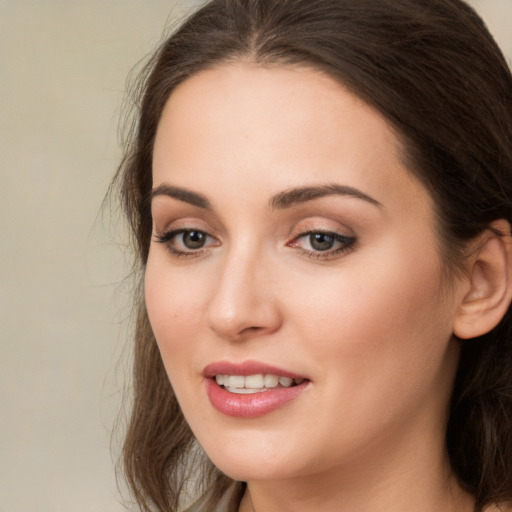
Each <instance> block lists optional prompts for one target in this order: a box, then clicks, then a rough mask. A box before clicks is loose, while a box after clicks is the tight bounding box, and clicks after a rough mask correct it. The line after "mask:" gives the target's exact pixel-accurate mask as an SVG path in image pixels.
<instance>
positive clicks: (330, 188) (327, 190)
mask: <svg viewBox="0 0 512 512" xmlns="http://www.w3.org/2000/svg"><path fill="white" fill-rule="evenodd" d="M332 195H341V196H349V197H355V198H357V199H362V200H363V201H367V202H368V203H370V204H373V205H375V206H378V207H380V208H382V204H381V203H379V201H377V200H376V199H374V198H373V197H371V196H369V195H368V194H365V193H364V192H362V191H361V190H358V189H357V188H354V187H349V186H346V185H338V184H336V183H330V184H327V185H320V186H316V187H300V188H292V189H290V190H285V191H284V192H280V193H279V194H276V195H275V196H274V197H272V199H271V200H270V207H271V208H272V209H274V210H282V209H285V208H290V207H292V206H296V205H298V204H301V203H305V202H307V201H312V200H313V199H319V198H321V197H325V196H332Z"/></svg>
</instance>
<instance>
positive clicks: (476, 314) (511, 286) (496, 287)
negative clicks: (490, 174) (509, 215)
mask: <svg viewBox="0 0 512 512" xmlns="http://www.w3.org/2000/svg"><path fill="white" fill-rule="evenodd" d="M498 233H501V235H500V234H498ZM470 260H471V262H470V268H469V274H468V280H469V289H468V290H467V291H466V293H465V294H464V296H463V298H462V301H461V303H460V305H459V308H458V311H457V315H456V317H455V320H454V327H453V333H454V334H455V335H456V336H457V337H458V338H462V339H469V338H476V337H478V336H482V335H483V334H486V333H488V332H489V331H491V330H492V329H493V328H494V327H496V325H498V323H499V322H500V321H501V319H502V318H503V316H504V315H505V313H506V312H507V309H508V307H509V305H510V302H511V300H512V240H511V237H510V224H509V223H508V221H506V220H504V219H500V220H497V221H494V222H493V223H492V224H491V225H490V229H487V230H486V231H485V232H484V233H483V234H482V235H481V236H480V237H479V239H478V241H477V245H476V250H475V253H474V254H473V255H472V256H471V258H470Z"/></svg>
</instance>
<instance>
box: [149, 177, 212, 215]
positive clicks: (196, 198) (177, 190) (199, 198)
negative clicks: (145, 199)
mask: <svg viewBox="0 0 512 512" xmlns="http://www.w3.org/2000/svg"><path fill="white" fill-rule="evenodd" d="M157 196H167V197H172V198H173V199H177V200H178V201H183V202H184V203H188V204H191V205H192V206H197V207H199V208H204V209H205V210H211V209H212V205H211V203H210V201H208V199H207V198H206V197H205V196H203V195H202V194H198V193H197V192H192V191H191V190H187V189H186V188H181V187H175V186H174V185H169V184H168V183H162V184H161V185H158V187H155V188H154V189H153V190H152V191H151V199H153V198H154V197H157Z"/></svg>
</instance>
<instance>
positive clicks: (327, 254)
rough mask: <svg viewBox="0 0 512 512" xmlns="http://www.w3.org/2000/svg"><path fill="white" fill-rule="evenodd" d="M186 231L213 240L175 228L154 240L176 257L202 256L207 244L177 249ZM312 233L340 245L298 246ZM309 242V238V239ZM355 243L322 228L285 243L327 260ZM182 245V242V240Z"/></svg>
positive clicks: (348, 237) (209, 236)
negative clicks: (310, 247) (181, 236)
mask: <svg viewBox="0 0 512 512" xmlns="http://www.w3.org/2000/svg"><path fill="white" fill-rule="evenodd" d="M187 233H189V234H190V233H196V234H199V235H201V236H204V237H206V239H208V238H210V239H213V240H215V239H214V238H213V237H212V236H211V235H209V234H208V233H206V232H205V231H201V230H200V229H176V230H171V231H168V232H166V233H164V234H163V235H154V236H155V241H156V242H157V243H159V244H163V245H165V246H166V248H167V249H168V250H169V251H170V252H171V254H172V255H173V256H175V257H177V258H197V257H199V256H202V255H203V254H204V252H205V251H207V250H208V246H206V247H200V248H198V249H189V250H187V251H183V250H181V249H178V248H177V247H176V246H175V245H174V244H173V241H174V239H175V238H176V237H177V236H179V235H185V234H187ZM314 235H321V236H325V237H330V238H331V239H333V243H336V242H337V243H339V244H340V247H338V248H336V249H326V250H314V249H313V250H311V249H304V248H303V247H299V246H298V243H297V242H298V240H301V239H305V238H306V237H312V236H314ZM310 242H311V239H310ZM355 243H356V238H355V237H352V236H346V235H341V234H339V233H336V232H333V231H323V230H311V231H307V232H305V233H301V234H299V235H298V236H296V237H295V238H294V239H293V240H292V241H291V242H289V243H288V244H287V245H288V247H295V248H297V249H298V250H299V251H300V252H301V253H302V254H304V255H305V256H307V257H308V258H311V259H316V260H327V259H330V258H334V257H335V256H337V255H341V254H343V253H346V252H349V251H350V250H352V249H353V246H354V244H355ZM182 245H184V244H183V242H182Z"/></svg>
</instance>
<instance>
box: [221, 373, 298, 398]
mask: <svg viewBox="0 0 512 512" xmlns="http://www.w3.org/2000/svg"><path fill="white" fill-rule="evenodd" d="M214 378H215V381H216V382H217V384H218V385H219V386H221V387H222V388H223V389H225V390H226V391H228V392H230V393H236V394H239V395H249V394H252V393H263V392H266V391H271V390H273V389H279V388H291V387H294V386H298V385H299V384H302V383H303V382H304V381H305V380H306V379H303V378H295V379H292V378H291V377H284V376H279V375H274V374H263V373H258V374H254V375H246V376H244V375H227V374H217V375H215V377H214Z"/></svg>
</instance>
